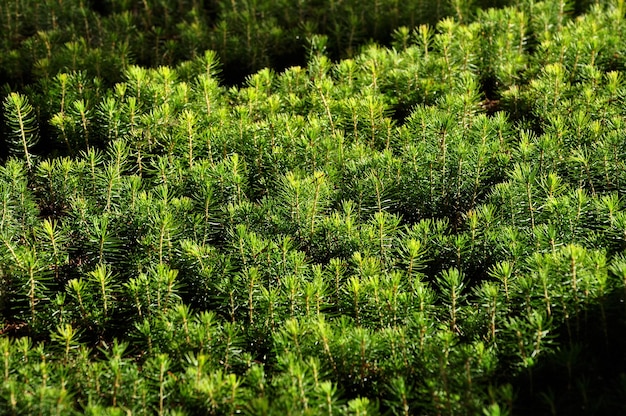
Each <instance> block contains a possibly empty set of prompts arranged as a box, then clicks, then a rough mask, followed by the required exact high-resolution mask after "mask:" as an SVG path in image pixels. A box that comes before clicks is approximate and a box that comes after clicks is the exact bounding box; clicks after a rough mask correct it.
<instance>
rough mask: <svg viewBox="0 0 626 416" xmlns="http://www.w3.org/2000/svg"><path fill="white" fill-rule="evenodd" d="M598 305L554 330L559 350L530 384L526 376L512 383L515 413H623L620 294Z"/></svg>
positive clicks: (623, 309)
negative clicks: (515, 396)
mask: <svg viewBox="0 0 626 416" xmlns="http://www.w3.org/2000/svg"><path fill="white" fill-rule="evenodd" d="M599 302H601V303H598V304H594V305H589V306H587V307H586V308H584V309H583V310H580V311H579V312H578V314H576V315H572V316H571V317H570V318H569V320H568V322H567V323H565V324H563V325H562V326H561V327H560V328H559V329H558V330H557V331H556V333H555V334H554V335H555V342H556V343H557V344H558V345H559V348H558V350H557V351H556V352H554V353H552V354H550V355H549V356H546V357H544V358H542V359H541V360H539V362H538V363H537V365H536V366H535V367H534V368H533V370H532V380H531V376H530V373H529V372H524V373H523V374H521V375H520V376H519V377H517V378H515V379H514V380H512V383H513V386H514V388H515V389H516V390H517V399H516V401H515V406H514V409H515V414H537V415H552V414H559V415H561V414H563V415H565V414H567V415H575V414H581V415H582V414H603V415H604V414H606V415H609V414H619V413H621V412H622V411H623V405H624V402H623V400H624V395H625V394H626V354H625V353H624V351H626V337H624V333H626V306H625V305H626V301H625V298H624V292H623V291H615V292H613V293H611V294H608V295H607V296H606V297H605V298H604V299H600V300H599ZM603 315H604V316H603ZM568 326H569V328H568ZM577 327H578V328H579V329H578V330H577ZM605 330H606V333H605ZM531 385H532V390H531Z"/></svg>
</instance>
